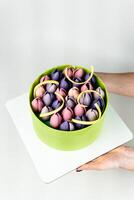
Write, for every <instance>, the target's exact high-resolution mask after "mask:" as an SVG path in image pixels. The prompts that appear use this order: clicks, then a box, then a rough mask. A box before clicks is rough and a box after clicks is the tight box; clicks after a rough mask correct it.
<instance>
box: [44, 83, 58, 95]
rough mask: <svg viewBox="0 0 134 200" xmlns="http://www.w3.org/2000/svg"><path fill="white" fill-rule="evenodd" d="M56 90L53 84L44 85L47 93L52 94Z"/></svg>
mask: <svg viewBox="0 0 134 200" xmlns="http://www.w3.org/2000/svg"><path fill="white" fill-rule="evenodd" d="M56 89H57V86H56V85H55V84H54V83H48V84H47V85H46V90H47V92H49V93H54V92H55V91H56Z"/></svg>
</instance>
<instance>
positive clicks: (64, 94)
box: [56, 88, 67, 101]
mask: <svg viewBox="0 0 134 200" xmlns="http://www.w3.org/2000/svg"><path fill="white" fill-rule="evenodd" d="M56 93H58V94H60V95H61V96H62V97H66V95H67V92H66V90H65V89H63V88H57V90H56ZM56 97H57V99H58V100H59V101H60V100H61V99H60V98H59V96H56Z"/></svg>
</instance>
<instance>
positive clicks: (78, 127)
mask: <svg viewBox="0 0 134 200" xmlns="http://www.w3.org/2000/svg"><path fill="white" fill-rule="evenodd" d="M75 119H77V120H80V121H85V120H84V119H86V118H84V117H83V118H82V117H79V116H77V117H75ZM75 127H76V128H77V129H81V128H84V127H85V125H83V124H78V123H75Z"/></svg>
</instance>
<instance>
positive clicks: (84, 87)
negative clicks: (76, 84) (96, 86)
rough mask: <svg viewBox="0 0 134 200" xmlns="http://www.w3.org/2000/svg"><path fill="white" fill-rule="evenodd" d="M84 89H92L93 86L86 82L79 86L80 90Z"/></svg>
mask: <svg viewBox="0 0 134 200" xmlns="http://www.w3.org/2000/svg"><path fill="white" fill-rule="evenodd" d="M85 90H93V86H92V84H91V83H87V84H84V85H82V86H81V92H84V91H85Z"/></svg>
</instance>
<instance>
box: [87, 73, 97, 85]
mask: <svg viewBox="0 0 134 200" xmlns="http://www.w3.org/2000/svg"><path fill="white" fill-rule="evenodd" d="M89 76H90V73H89V74H86V75H85V81H86V80H87V79H88V78H89ZM90 82H91V84H92V85H94V84H95V83H96V78H95V76H94V75H93V76H92V78H91V79H90Z"/></svg>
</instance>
